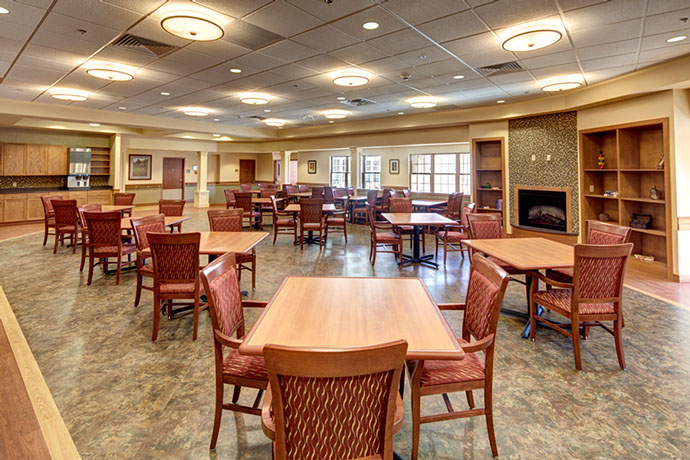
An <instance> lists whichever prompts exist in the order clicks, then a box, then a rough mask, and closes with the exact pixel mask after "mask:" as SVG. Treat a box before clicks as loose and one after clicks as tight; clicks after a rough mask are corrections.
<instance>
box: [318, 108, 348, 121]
mask: <svg viewBox="0 0 690 460" xmlns="http://www.w3.org/2000/svg"><path fill="white" fill-rule="evenodd" d="M321 113H323V116H324V117H326V118H329V119H333V120H339V119H341V118H345V117H347V116H348V115H349V114H350V112H348V111H347V110H340V109H332V110H324V111H323V112H321Z"/></svg>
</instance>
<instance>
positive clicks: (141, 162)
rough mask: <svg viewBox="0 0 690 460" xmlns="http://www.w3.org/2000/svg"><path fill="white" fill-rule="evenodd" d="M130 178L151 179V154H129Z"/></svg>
mask: <svg viewBox="0 0 690 460" xmlns="http://www.w3.org/2000/svg"><path fill="white" fill-rule="evenodd" d="M129 180H151V155H130V156H129Z"/></svg>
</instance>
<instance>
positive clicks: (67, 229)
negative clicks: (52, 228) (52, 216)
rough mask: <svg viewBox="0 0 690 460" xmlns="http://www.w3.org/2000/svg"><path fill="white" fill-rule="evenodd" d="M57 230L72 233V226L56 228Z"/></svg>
mask: <svg viewBox="0 0 690 460" xmlns="http://www.w3.org/2000/svg"><path fill="white" fill-rule="evenodd" d="M58 230H60V231H61V232H73V231H74V225H60V226H59V227H58Z"/></svg>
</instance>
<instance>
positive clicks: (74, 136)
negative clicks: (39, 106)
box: [0, 128, 110, 147]
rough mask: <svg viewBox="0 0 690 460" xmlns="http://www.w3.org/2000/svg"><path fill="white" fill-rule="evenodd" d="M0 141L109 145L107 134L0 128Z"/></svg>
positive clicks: (91, 145) (75, 145) (81, 145)
mask: <svg viewBox="0 0 690 460" xmlns="http://www.w3.org/2000/svg"><path fill="white" fill-rule="evenodd" d="M0 142H10V143H15V144H47V145H66V146H67V147H109V146H110V144H109V142H110V135H109V134H105V135H103V134H92V133H77V132H72V131H69V132H62V131H58V130H45V131H42V130H36V129H17V128H0Z"/></svg>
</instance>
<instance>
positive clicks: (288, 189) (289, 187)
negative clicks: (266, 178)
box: [285, 185, 299, 195]
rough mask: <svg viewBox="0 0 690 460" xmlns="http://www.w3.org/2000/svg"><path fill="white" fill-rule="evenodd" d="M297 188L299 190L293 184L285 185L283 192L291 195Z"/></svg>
mask: <svg viewBox="0 0 690 460" xmlns="http://www.w3.org/2000/svg"><path fill="white" fill-rule="evenodd" d="M297 190H299V189H298V188H297V187H295V186H294V185H287V186H286V187H285V192H286V193H287V194H288V195H292V194H295V193H297Z"/></svg>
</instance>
